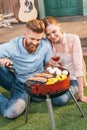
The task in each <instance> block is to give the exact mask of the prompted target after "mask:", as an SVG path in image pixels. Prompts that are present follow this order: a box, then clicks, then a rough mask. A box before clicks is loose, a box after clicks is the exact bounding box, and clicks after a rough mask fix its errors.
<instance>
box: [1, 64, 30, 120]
mask: <svg viewBox="0 0 87 130" xmlns="http://www.w3.org/2000/svg"><path fill="white" fill-rule="evenodd" d="M0 86H1V87H3V88H5V89H7V90H8V91H9V92H10V98H9V99H8V98H6V97H5V96H4V95H2V94H0V113H2V114H3V115H4V116H5V117H7V118H16V117H17V116H19V115H20V114H21V113H22V112H23V111H24V110H25V107H26V102H27V100H28V95H27V93H26V92H25V90H24V84H23V83H21V82H20V81H18V80H17V79H16V78H15V75H14V73H12V72H10V71H9V70H8V69H7V68H5V67H1V66H0Z"/></svg>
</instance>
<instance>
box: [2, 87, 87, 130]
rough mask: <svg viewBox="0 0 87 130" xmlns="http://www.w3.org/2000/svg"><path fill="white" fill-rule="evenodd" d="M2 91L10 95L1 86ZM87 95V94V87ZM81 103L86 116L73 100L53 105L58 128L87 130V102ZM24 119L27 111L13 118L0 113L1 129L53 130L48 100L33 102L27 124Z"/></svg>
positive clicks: (61, 129) (86, 91) (63, 129)
mask: <svg viewBox="0 0 87 130" xmlns="http://www.w3.org/2000/svg"><path fill="white" fill-rule="evenodd" d="M0 91H1V92H3V93H4V94H5V95H6V96H9V95H8V91H6V90H4V89H1V88H0ZM85 95H87V87H86V88H85ZM79 105H80V106H81V108H82V110H83V112H84V114H85V118H83V117H81V113H80V112H79V110H78V108H77V107H76V104H75V103H74V101H73V100H71V101H69V102H68V103H67V104H66V105H65V106H62V107H56V106H54V105H52V106H53V114H54V120H55V126H56V130H87V104H86V103H82V102H79ZM24 121H25V113H23V114H22V115H21V116H20V117H18V118H16V119H13V120H10V119H6V118H4V117H3V116H2V115H0V130H51V127H50V120H49V116H48V110H47V105H46V102H45V101H43V102H40V103H34V102H32V103H31V106H30V109H29V112H28V122H27V123H26V124H25V123H24Z"/></svg>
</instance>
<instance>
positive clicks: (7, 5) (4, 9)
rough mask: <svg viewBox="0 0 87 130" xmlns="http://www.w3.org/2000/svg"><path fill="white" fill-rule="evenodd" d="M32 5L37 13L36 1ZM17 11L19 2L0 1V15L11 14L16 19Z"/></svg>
mask: <svg viewBox="0 0 87 130" xmlns="http://www.w3.org/2000/svg"><path fill="white" fill-rule="evenodd" d="M31 1H32V0H31ZM34 4H35V7H36V9H37V12H39V11H38V10H39V9H38V0H34ZM19 9H20V0H0V14H8V13H11V12H13V13H14V16H15V18H16V19H18V12H19ZM38 14H39V13H38Z"/></svg>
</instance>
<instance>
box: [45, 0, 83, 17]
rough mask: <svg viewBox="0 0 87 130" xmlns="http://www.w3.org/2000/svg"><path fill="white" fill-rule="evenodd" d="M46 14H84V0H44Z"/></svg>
mask: <svg viewBox="0 0 87 130" xmlns="http://www.w3.org/2000/svg"><path fill="white" fill-rule="evenodd" d="M44 4H45V14H46V16H48V15H51V16H55V17H57V16H72V15H81V14H83V0H44Z"/></svg>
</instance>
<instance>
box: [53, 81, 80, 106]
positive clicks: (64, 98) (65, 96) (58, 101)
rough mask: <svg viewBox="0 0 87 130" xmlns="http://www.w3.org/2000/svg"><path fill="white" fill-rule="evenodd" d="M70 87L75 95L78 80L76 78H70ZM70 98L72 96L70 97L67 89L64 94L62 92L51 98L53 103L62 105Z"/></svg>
mask: <svg viewBox="0 0 87 130" xmlns="http://www.w3.org/2000/svg"><path fill="white" fill-rule="evenodd" d="M70 89H71V90H72V92H73V94H74V95H76V94H77V93H78V82H77V81H76V80H71V82H70ZM71 98H72V97H71V95H70V93H69V91H67V92H66V93H65V94H63V95H61V96H59V97H56V98H53V99H52V101H53V103H54V104H55V105H59V106H62V105H64V104H66V103H67V102H68V101H69V100H70V99H71Z"/></svg>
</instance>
